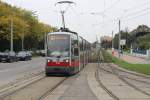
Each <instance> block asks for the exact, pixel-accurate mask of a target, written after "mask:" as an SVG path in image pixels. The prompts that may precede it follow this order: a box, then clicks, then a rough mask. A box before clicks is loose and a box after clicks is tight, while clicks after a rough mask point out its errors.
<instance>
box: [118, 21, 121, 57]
mask: <svg viewBox="0 0 150 100" xmlns="http://www.w3.org/2000/svg"><path fill="white" fill-rule="evenodd" d="M120 29H121V22H120V20H119V46H118V53H119V58H120V53H121V45H120V40H121V31H120Z"/></svg>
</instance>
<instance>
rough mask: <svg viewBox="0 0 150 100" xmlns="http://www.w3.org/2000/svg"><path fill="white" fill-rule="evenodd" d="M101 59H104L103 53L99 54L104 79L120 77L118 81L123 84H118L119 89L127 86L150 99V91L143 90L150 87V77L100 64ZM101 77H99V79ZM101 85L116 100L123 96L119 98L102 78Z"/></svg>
mask: <svg viewBox="0 0 150 100" xmlns="http://www.w3.org/2000/svg"><path fill="white" fill-rule="evenodd" d="M100 58H103V57H102V53H101V52H100V53H99V63H98V70H99V72H101V73H102V74H101V75H102V76H103V75H104V77H107V75H108V76H113V77H116V78H117V77H118V80H120V82H121V81H122V82H121V84H120V83H119V84H118V88H119V87H120V88H121V87H125V86H127V87H128V88H130V89H131V88H133V89H134V90H133V89H132V91H137V92H138V93H140V94H141V95H143V96H144V95H145V96H144V97H147V98H149V97H150V93H149V91H147V90H144V89H143V87H145V86H148V87H150V76H148V75H144V74H139V73H136V72H132V71H128V70H125V69H122V68H119V67H118V66H115V65H112V64H111V63H100V61H102V60H103V59H100ZM101 64H103V65H101ZM105 72H106V73H105ZM101 75H99V77H100V76H101ZM105 75H106V76H105ZM100 78H101V77H100ZM99 83H100V85H101V86H102V87H103V88H104V90H106V92H107V93H108V94H110V95H112V97H113V98H114V99H115V100H119V99H120V98H121V95H120V96H119V95H118V93H117V92H114V91H113V88H111V87H109V86H108V85H107V84H105V79H104V78H102V80H101V81H100V80H99ZM136 83H138V84H136ZM113 84H116V85H117V83H113ZM115 97H117V98H115ZM131 97H132V96H131Z"/></svg>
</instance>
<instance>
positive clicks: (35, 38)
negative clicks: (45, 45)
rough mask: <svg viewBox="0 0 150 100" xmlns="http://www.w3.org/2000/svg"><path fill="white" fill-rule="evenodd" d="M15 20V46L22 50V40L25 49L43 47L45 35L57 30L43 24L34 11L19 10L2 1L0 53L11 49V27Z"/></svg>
mask: <svg viewBox="0 0 150 100" xmlns="http://www.w3.org/2000/svg"><path fill="white" fill-rule="evenodd" d="M11 20H13V34H14V46H15V49H16V50H19V49H20V48H21V39H22V37H23V36H24V38H25V41H24V42H25V44H24V45H25V49H33V48H34V49H37V48H39V47H42V45H39V43H40V44H41V42H44V41H43V40H44V39H43V38H44V34H45V33H48V32H52V31H55V30H56V28H54V27H51V26H50V25H47V24H44V23H41V22H39V21H38V19H37V17H36V16H35V14H34V13H33V12H32V11H27V10H25V9H21V8H17V7H15V6H11V5H9V4H6V3H3V2H2V1H0V43H3V44H1V45H0V51H3V50H5V49H9V41H10V27H11V26H10V25H11Z"/></svg>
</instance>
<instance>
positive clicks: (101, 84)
mask: <svg viewBox="0 0 150 100" xmlns="http://www.w3.org/2000/svg"><path fill="white" fill-rule="evenodd" d="M99 67H100V64H98V68H97V70H96V72H95V77H96V79H97V81H98V83H99V85H100V86H101V88H103V90H105V91H106V92H107V93H108V94H109V95H110V96H111V97H112V98H113V99H114V100H120V99H119V97H117V96H116V95H115V94H114V93H113V92H112V91H111V90H109V89H108V88H107V87H106V86H105V85H104V84H103V83H102V82H101V79H100V75H99V74H100V73H99V72H100V71H99V69H100V68H99Z"/></svg>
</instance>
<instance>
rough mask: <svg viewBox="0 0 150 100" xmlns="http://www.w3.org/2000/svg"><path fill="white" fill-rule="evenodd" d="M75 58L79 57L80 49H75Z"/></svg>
mask: <svg viewBox="0 0 150 100" xmlns="http://www.w3.org/2000/svg"><path fill="white" fill-rule="evenodd" d="M74 56H79V49H78V48H74Z"/></svg>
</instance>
